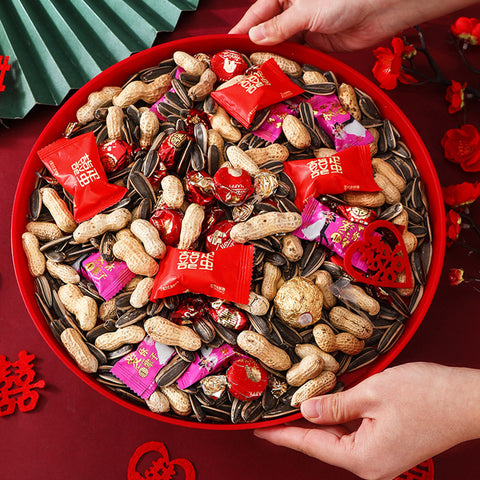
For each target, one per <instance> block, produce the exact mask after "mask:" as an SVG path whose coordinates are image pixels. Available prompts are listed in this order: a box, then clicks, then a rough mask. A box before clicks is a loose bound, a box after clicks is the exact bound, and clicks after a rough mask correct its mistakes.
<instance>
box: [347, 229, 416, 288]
mask: <svg viewBox="0 0 480 480" xmlns="http://www.w3.org/2000/svg"><path fill="white" fill-rule="evenodd" d="M380 229H382V230H384V231H385V230H386V231H387V232H385V233H386V235H385V234H384V235H379V232H378V230H380ZM392 235H393V236H392ZM386 236H388V237H391V238H392V239H393V238H395V239H396V241H397V243H396V245H395V246H394V247H393V248H392V247H391V246H390V245H389V244H388V243H387V242H386V241H385V237H386ZM356 253H358V254H360V260H361V261H363V262H365V263H366V264H367V267H368V274H365V273H364V272H362V271H360V270H357V269H356V268H355V267H354V266H353V265H352V256H353V255H354V254H356ZM344 265H345V270H346V271H347V273H348V274H349V275H350V276H351V277H353V278H354V279H355V280H356V281H358V282H363V283H366V284H368V285H376V286H380V287H391V288H411V287H412V286H413V280H412V272H411V269H410V262H409V260H408V253H407V250H406V248H405V244H404V242H403V238H402V236H401V233H400V231H399V230H398V229H397V228H396V226H395V225H393V224H391V223H390V222H387V221H386V220H377V221H375V222H372V223H371V224H370V225H368V226H367V228H366V229H365V230H364V232H363V240H359V241H357V242H354V243H352V245H351V246H350V247H349V248H348V250H347V251H346V252H345V258H344ZM402 272H403V273H405V274H406V277H405V278H406V279H405V281H404V282H399V281H398V280H397V276H398V274H399V273H402ZM367 275H368V276H367Z"/></svg>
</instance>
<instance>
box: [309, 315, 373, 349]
mask: <svg viewBox="0 0 480 480" xmlns="http://www.w3.org/2000/svg"><path fill="white" fill-rule="evenodd" d="M313 336H314V338H315V343H316V344H317V345H318V346H319V348H320V349H321V350H323V351H324V352H327V353H330V352H335V351H337V350H340V351H341V352H343V353H346V354H347V355H357V353H360V352H361V351H362V350H363V347H364V346H365V342H364V341H363V340H359V339H358V338H357V337H356V336H355V335H352V334H351V333H348V332H342V333H339V334H337V335H335V333H334V332H333V330H332V329H331V328H330V327H329V326H328V325H326V324H325V323H319V324H317V325H315V327H313Z"/></svg>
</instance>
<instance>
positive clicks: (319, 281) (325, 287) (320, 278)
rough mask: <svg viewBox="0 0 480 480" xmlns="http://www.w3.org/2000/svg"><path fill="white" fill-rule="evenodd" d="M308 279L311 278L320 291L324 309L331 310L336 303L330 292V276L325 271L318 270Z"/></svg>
mask: <svg viewBox="0 0 480 480" xmlns="http://www.w3.org/2000/svg"><path fill="white" fill-rule="evenodd" d="M309 278H311V279H312V280H313V281H314V282H315V285H316V286H317V287H318V288H320V290H321V291H322V294H323V304H324V305H325V307H327V308H332V307H333V306H334V305H335V304H336V303H337V298H336V297H335V295H334V294H333V293H332V291H331V290H330V286H331V285H333V279H332V276H331V275H330V274H329V273H328V272H327V271H326V270H318V271H316V272H315V273H313V274H312V275H311V276H310V277H309Z"/></svg>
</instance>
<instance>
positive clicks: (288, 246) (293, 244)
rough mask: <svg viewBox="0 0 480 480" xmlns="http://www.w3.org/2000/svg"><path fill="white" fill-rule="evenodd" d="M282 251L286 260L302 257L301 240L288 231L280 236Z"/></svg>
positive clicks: (295, 259)
mask: <svg viewBox="0 0 480 480" xmlns="http://www.w3.org/2000/svg"><path fill="white" fill-rule="evenodd" d="M282 253H283V254H284V255H285V258H286V259H287V260H290V261H291V262H297V261H298V260H300V259H301V258H302V255H303V247H302V241H301V240H300V239H299V238H298V237H297V236H295V235H293V234H291V233H289V234H288V235H285V236H284V237H283V238H282Z"/></svg>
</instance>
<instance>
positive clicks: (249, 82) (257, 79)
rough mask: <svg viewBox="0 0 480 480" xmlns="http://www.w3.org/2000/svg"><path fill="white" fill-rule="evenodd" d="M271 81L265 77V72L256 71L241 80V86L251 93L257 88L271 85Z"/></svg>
mask: <svg viewBox="0 0 480 480" xmlns="http://www.w3.org/2000/svg"><path fill="white" fill-rule="evenodd" d="M270 85H271V83H270V82H269V81H268V80H267V79H266V78H265V75H264V74H263V72H260V71H258V72H255V73H252V75H249V76H248V77H247V78H246V79H245V80H242V81H241V82H240V86H241V87H243V88H244V89H245V91H246V92H247V93H248V94H249V95H251V94H252V93H254V92H255V90H257V88H260V87H264V86H270Z"/></svg>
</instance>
